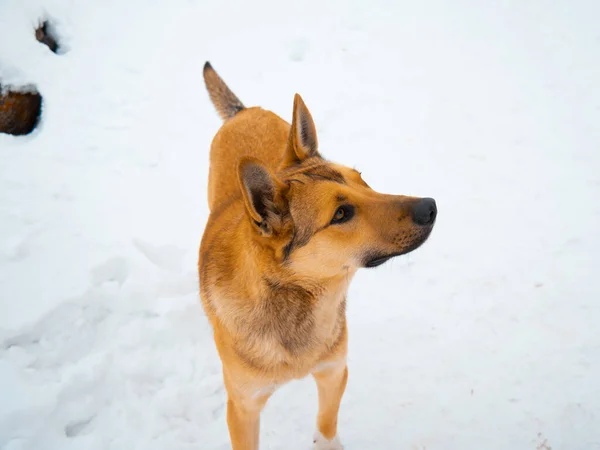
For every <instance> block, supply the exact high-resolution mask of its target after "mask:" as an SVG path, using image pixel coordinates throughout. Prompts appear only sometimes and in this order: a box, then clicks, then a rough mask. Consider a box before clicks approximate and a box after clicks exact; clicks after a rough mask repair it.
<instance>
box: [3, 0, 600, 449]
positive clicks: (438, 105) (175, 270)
mask: <svg viewBox="0 0 600 450" xmlns="http://www.w3.org/2000/svg"><path fill="white" fill-rule="evenodd" d="M41 19H48V20H49V21H50V22H51V23H52V25H53V30H54V31H55V33H56V34H57V37H58V39H59V44H60V45H61V53H60V54H53V53H52V52H50V50H49V49H48V48H46V47H44V46H43V45H41V44H40V43H39V42H37V41H36V40H35V38H34V33H33V30H34V28H35V26H36V25H37V24H38V23H39V21H40V20H41ZM599 23H600V2H598V1H593V0H590V1H587V2H586V1H577V0H575V1H567V0H557V1H553V2H543V1H541V0H532V1H518V0H508V1H504V2H485V1H483V2H476V1H468V0H457V1H454V2H446V1H441V0H432V1H428V2H417V1H397V2H391V1H388V2H385V1H382V0H370V1H368V2H367V1H364V2H343V1H341V0H339V1H316V0H306V1H304V2H302V3H291V2H290V3H282V2H280V1H274V0H273V1H252V2H248V1H243V0H236V1H229V2H225V1H211V2H208V1H193V0H170V1H167V0H163V1H161V0H153V1H141V0H130V1H121V0H105V1H92V0H81V1H77V2H75V1H72V0H43V1H42V0H29V1H23V0H3V1H2V2H0V79H2V82H3V83H4V84H9V83H11V84H13V85H15V86H21V85H23V86H24V85H31V86H36V87H37V89H39V91H40V93H41V94H42V95H43V98H44V103H43V117H42V121H41V124H40V126H39V128H38V129H37V130H36V131H35V132H34V133H33V134H31V135H29V136H25V137H13V136H8V135H0V448H2V449H5V450H20V449H36V450H38V449H39V450H58V449H60V450H69V449H86V450H96V449H123V450H131V449H144V450H152V449H170V450H179V449H182V450H183V449H186V450H187V449H202V450H223V449H227V448H229V440H228V435H227V427H226V421H225V400H226V396H225V392H224V389H223V384H222V380H221V366H220V361H219V359H218V356H217V353H216V350H215V349H214V344H213V341H212V336H211V330H210V327H209V326H208V323H207V320H206V317H205V315H204V314H203V312H202V309H201V306H200V302H199V299H198V281H197V274H196V258H197V251H198V245H199V242H200V238H201V234H202V230H203V227H204V224H205V221H206V218H207V215H208V211H207V205H206V194H207V193H206V182H207V172H208V149H209V145H210V141H211V139H212V137H213V135H214V133H215V132H216V130H217V129H218V127H219V125H220V120H219V118H218V116H217V114H216V113H215V111H214V109H213V107H212V105H211V104H210V102H209V100H208V96H207V94H206V91H205V88H204V85H203V82H202V66H203V64H204V62H205V61H206V60H210V61H211V62H212V63H213V65H214V67H215V68H216V69H217V70H218V71H219V73H220V74H221V75H222V76H223V77H224V79H225V80H226V82H227V83H228V84H229V85H230V86H231V87H232V89H233V90H234V92H235V93H236V94H237V95H238V96H239V97H240V99H241V100H242V101H243V102H244V104H246V105H257V104H258V105H261V106H263V107H265V108H268V109H271V110H273V111H275V112H276V113H277V114H279V115H281V116H282V117H284V118H286V120H290V118H291V109H292V100H293V95H294V93H295V92H299V93H301V94H302V96H303V98H304V100H305V101H306V103H307V105H308V106H309V108H310V109H311V112H312V114H313V116H314V118H315V121H316V124H317V127H318V128H317V131H318V133H319V142H320V148H321V150H322V152H323V154H324V155H326V156H327V157H328V158H329V159H331V160H333V161H337V162H340V163H343V164H346V165H349V166H355V167H356V168H358V169H359V170H360V171H362V173H363V177H364V178H365V179H366V181H367V182H368V183H369V184H370V185H371V186H372V187H373V188H375V189H376V190H379V191H383V192H391V193H402V194H411V195H418V196H431V197H435V198H436V200H437V203H438V207H439V219H438V222H437V225H436V228H435V229H434V232H433V235H432V237H431V239H430V240H429V241H428V242H427V243H426V244H425V245H424V246H423V247H422V248H421V249H419V250H417V251H416V252H414V253H413V254H410V255H407V256H405V257H401V258H398V259H395V260H393V261H391V262H389V263H387V264H386V265H385V266H383V267H381V268H379V269H374V270H363V271H359V273H358V275H357V276H356V278H355V280H354V282H353V284H352V286H351V289H350V293H349V308H348V320H349V329H350V350H349V357H348V363H349V367H350V378H349V383H348V388H347V391H346V395H345V397H344V400H343V403H342V408H341V412H340V419H339V431H340V438H341V441H342V443H343V444H344V447H345V448H346V449H347V450H364V449H407V450H438V449H444V450H455V449H456V450H459V449H460V450H465V449H482V448H485V449H487V450H507V449H511V450H521V449H523V450H549V449H552V450H593V449H600V333H599V331H598V325H599V324H600V275H599V268H600V202H599V201H598V198H600V31H599V30H600V28H599V27H598V24H599ZM316 409H317V394H316V388H315V386H314V384H313V382H312V380H311V379H306V380H302V381H298V382H293V383H289V384H287V385H286V386H284V387H283V388H282V389H280V390H279V391H278V392H277V393H276V394H275V395H274V396H273V398H272V399H271V400H270V402H269V404H268V405H267V407H266V409H265V411H264V413H263V416H262V428H261V448H262V449H272V450H280V449H281V450H283V449H285V450H295V449H297V450H308V449H310V448H312V445H313V444H312V435H313V431H314V424H315V418H316Z"/></svg>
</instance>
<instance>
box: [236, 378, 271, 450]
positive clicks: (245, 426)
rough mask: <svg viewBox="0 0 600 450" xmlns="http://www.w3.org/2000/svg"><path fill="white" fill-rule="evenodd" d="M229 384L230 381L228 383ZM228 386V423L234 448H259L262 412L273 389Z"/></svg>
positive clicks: (249, 449)
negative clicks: (251, 389)
mask: <svg viewBox="0 0 600 450" xmlns="http://www.w3.org/2000/svg"><path fill="white" fill-rule="evenodd" d="M226 384H229V383H226ZM227 387H228V396H229V398H228V400H227V425H228V427H229V436H230V438H231V446H232V449H233V450H258V440H259V439H258V438H259V434H260V413H261V411H262V410H263V408H264V407H265V404H266V403H267V400H268V399H269V397H270V396H271V394H272V391H271V390H263V391H258V392H254V393H252V392H250V393H249V392H248V391H245V390H238V389H235V388H234V387H232V386H231V385H230V386H227Z"/></svg>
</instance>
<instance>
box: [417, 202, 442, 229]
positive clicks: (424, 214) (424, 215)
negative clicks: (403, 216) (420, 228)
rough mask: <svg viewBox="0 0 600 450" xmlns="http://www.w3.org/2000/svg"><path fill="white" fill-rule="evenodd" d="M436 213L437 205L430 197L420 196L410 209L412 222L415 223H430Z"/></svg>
mask: <svg viewBox="0 0 600 450" xmlns="http://www.w3.org/2000/svg"><path fill="white" fill-rule="evenodd" d="M436 215H437V206H436V205H435V200H434V199H432V198H422V199H421V200H419V201H418V202H417V203H416V204H415V206H414V207H413V211H412V218H413V222H414V223H416V224H417V225H431V224H432V223H433V222H434V221H435V216H436Z"/></svg>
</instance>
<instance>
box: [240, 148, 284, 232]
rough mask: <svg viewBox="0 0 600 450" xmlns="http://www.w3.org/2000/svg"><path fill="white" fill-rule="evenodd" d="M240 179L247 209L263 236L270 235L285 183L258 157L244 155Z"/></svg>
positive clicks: (241, 161) (241, 162)
mask: <svg viewBox="0 0 600 450" xmlns="http://www.w3.org/2000/svg"><path fill="white" fill-rule="evenodd" d="M238 180H239V183H240V188H241V190H242V197H243V198H244V203H245V205H246V210H247V211H248V214H250V217H251V218H252V220H253V222H254V224H255V225H256V226H257V227H258V228H259V230H260V232H261V234H262V235H263V236H270V235H271V234H272V232H273V225H274V222H275V220H276V218H277V217H278V209H277V206H276V202H277V198H278V197H279V194H280V193H281V191H282V189H284V188H285V185H284V184H283V183H281V182H280V181H279V180H278V179H277V178H276V177H275V176H274V175H273V174H272V173H271V172H270V171H269V169H267V168H266V167H265V166H264V165H263V164H262V163H261V162H260V161H259V160H258V159H256V158H251V157H244V158H242V159H241V160H240V163H239V165H238Z"/></svg>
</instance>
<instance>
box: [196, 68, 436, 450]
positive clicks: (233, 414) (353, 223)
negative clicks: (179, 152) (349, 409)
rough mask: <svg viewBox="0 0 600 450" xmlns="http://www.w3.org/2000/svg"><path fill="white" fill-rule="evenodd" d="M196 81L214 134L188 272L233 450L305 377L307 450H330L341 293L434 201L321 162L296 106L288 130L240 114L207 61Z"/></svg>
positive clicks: (341, 332) (246, 445)
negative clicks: (314, 394) (193, 264)
mask: <svg viewBox="0 0 600 450" xmlns="http://www.w3.org/2000/svg"><path fill="white" fill-rule="evenodd" d="M204 80H205V82H206V86H207V88H208V92H209V95H210V98H211V100H212V102H213V103H214V105H215V106H216V109H217V111H218V112H219V114H220V115H221V117H222V118H223V120H224V121H225V123H224V124H223V126H222V127H221V129H220V130H219V131H218V133H217V134H216V136H215V138H214V140H213V142H212V146H211V151H210V172H209V179H208V204H209V207H210V216H209V218H208V223H207V225H206V229H205V231H204V236H203V237H202V243H201V246H200V256H199V261H198V270H199V275H200V286H201V288H200V291H201V297H202V304H203V306H204V309H205V311H206V314H207V316H208V318H209V320H210V322H211V324H212V327H213V329H214V338H215V343H216V346H217V349H218V352H219V355H220V357H221V361H222V363H223V377H224V382H225V387H226V389H227V393H228V402H227V423H228V426H229V434H230V437H231V442H232V446H233V449H234V450H256V449H258V441H259V423H260V412H261V410H262V408H263V407H264V406H265V403H266V402H267V400H268V399H269V397H270V396H271V394H272V393H273V392H274V391H275V390H276V389H277V387H278V386H281V385H282V384H284V383H286V382H288V381H290V380H293V379H298V378H302V377H305V376H307V375H308V374H312V376H313V377H314V378H315V380H316V382H317V388H318V392H319V414H318V417H317V431H316V433H315V438H314V443H315V449H319V450H329V449H331V450H336V449H341V448H342V446H341V444H340V441H339V438H338V436H337V416H338V409H339V406H340V401H341V399H342V395H343V393H344V389H345V387H346V380H347V378H348V369H347V367H346V350H347V347H348V345H347V342H348V332H347V329H346V292H347V290H348V284H349V283H350V280H351V279H352V277H353V275H354V273H355V272H356V270H357V269H359V268H360V267H375V266H378V265H380V264H383V263H384V262H385V261H387V260H388V259H390V258H392V257H393V256H397V255H402V254H404V253H408V252H410V251H412V250H414V249H416V248H417V247H419V246H420V245H421V244H422V243H423V242H425V240H426V239H427V238H428V236H429V234H430V233H431V230H432V228H433V224H434V221H435V217H436V213H437V209H436V205H435V201H434V200H433V199H429V198H423V199H421V198H415V197H405V196H397V195H386V194H380V193H377V192H375V191H373V190H372V189H371V188H370V187H369V186H368V185H367V183H365V182H364V181H363V179H362V178H361V175H360V173H359V172H357V171H356V170H354V169H350V168H348V167H344V166H341V165H338V164H334V163H331V162H329V161H326V160H325V159H323V158H322V157H321V155H320V154H319V151H318V148H317V134H316V131H315V125H314V123H313V120H312V117H311V115H310V112H309V111H308V109H307V108H306V105H305V104H304V102H303V101H302V98H300V96H299V95H297V94H296V96H295V98H294V110H293V116H292V123H291V125H290V124H288V123H287V122H285V121H284V120H283V119H281V118H279V117H278V116H276V115H275V114H273V113H272V112H269V111H265V110H263V109H261V108H258V107H253V108H246V107H244V105H243V104H242V103H241V102H240V100H239V99H238V98H237V97H236V96H235V95H234V94H233V92H231V90H230V89H229V88H228V87H227V85H226V84H225V83H224V82H223V80H222V79H221V78H220V77H219V76H218V75H217V73H216V72H215V71H214V69H213V68H212V67H211V65H210V64H209V63H208V62H207V63H206V65H205V66H204Z"/></svg>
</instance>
